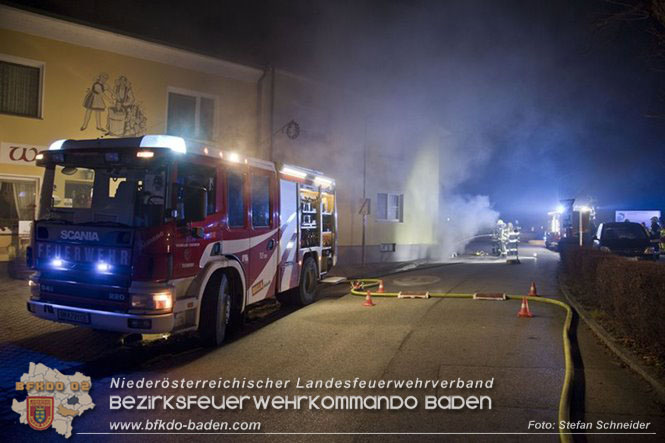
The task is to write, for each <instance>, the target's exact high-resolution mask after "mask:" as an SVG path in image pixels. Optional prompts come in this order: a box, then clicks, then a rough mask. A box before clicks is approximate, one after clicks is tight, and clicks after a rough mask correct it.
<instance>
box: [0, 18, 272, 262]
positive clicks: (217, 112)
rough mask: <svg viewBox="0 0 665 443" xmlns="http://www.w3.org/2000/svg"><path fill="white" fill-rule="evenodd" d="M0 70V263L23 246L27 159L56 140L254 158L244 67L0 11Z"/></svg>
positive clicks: (30, 170)
mask: <svg viewBox="0 0 665 443" xmlns="http://www.w3.org/2000/svg"><path fill="white" fill-rule="evenodd" d="M0 69H1V70H2V71H1V72H0V73H1V75H0V79H1V82H0V261H5V262H6V261H12V260H14V259H16V258H17V257H18V258H19V259H20V255H21V251H22V250H24V248H25V245H26V243H27V242H28V241H29V240H28V236H29V229H30V228H29V226H30V221H31V220H33V218H34V217H35V216H36V215H37V211H38V209H39V208H38V207H37V205H38V201H39V198H38V197H37V195H38V192H39V186H40V181H41V176H42V171H41V168H38V167H36V166H35V162H34V160H35V155H36V154H37V152H38V151H40V150H43V149H46V148H47V147H48V145H49V144H50V143H51V142H53V141H54V140H56V139H67V138H71V139H83V138H98V137H118V136H135V135H143V134H151V133H152V134H163V133H171V134H177V135H182V136H185V137H187V138H190V139H196V140H201V141H205V142H209V143H211V144H215V145H219V146H221V147H223V148H224V149H228V150H233V151H238V152H242V153H245V154H248V155H255V154H256V136H255V134H256V125H257V116H256V108H257V95H256V91H257V89H256V85H257V81H258V79H259V77H260V76H261V74H262V72H261V71H260V70H257V69H254V68H251V67H247V66H242V65H237V64H234V63H229V62H226V61H223V60H219V59H215V58H212V57H206V56H203V55H199V54H195V53H191V52H187V51H182V50H179V49H175V48H171V47H167V46H163V45H159V44H154V43H149V42H146V41H142V40H138V39H134V38H130V37H125V36H121V35H118V34H114V33H111V32H106V31H103V30H99V29H95V28H91V27H87V26H82V25H77V24H73V23H69V22H65V21H62V20H57V19H53V18H49V17H44V16H40V15H37V14H33V13H30V12H25V11H21V10H17V9H14V8H9V7H5V6H0ZM85 182H86V178H85V177H71V180H68V181H67V183H66V184H65V183H63V184H61V185H62V186H66V188H65V189H64V193H65V195H66V197H67V198H75V197H76V195H77V194H78V193H77V187H81V186H85Z"/></svg>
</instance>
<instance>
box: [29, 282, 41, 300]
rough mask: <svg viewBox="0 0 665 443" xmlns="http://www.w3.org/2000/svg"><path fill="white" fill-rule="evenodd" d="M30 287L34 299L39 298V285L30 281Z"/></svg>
mask: <svg viewBox="0 0 665 443" xmlns="http://www.w3.org/2000/svg"><path fill="white" fill-rule="evenodd" d="M28 287H29V288H30V295H31V296H32V298H39V283H37V282H36V281H34V280H28Z"/></svg>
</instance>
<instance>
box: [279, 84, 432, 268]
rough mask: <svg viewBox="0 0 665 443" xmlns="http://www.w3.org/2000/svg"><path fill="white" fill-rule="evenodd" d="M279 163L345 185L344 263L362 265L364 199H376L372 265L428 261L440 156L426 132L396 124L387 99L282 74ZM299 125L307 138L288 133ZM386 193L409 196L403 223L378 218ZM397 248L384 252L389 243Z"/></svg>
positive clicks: (369, 243) (368, 237) (341, 197)
mask: <svg viewBox="0 0 665 443" xmlns="http://www.w3.org/2000/svg"><path fill="white" fill-rule="evenodd" d="M274 85H275V86H274V87H275V90H274V94H275V102H274V115H273V126H272V127H273V133H274V134H275V135H274V137H273V159H274V160H275V161H277V162H283V163H291V164H296V165H301V166H304V167H307V168H311V169H315V170H319V171H322V172H324V173H325V174H326V175H328V176H330V177H333V178H335V180H336V182H337V197H338V198H337V201H338V227H339V228H338V229H339V237H338V246H339V252H340V256H339V258H340V260H341V261H342V262H347V263H358V262H361V260H362V236H363V216H362V215H361V214H360V211H361V207H362V205H363V202H364V199H365V198H367V199H369V200H370V214H369V215H368V216H367V218H366V227H365V243H366V248H365V260H366V262H377V261H402V260H413V259H418V258H425V257H426V256H427V251H428V249H429V248H430V247H431V246H432V244H433V243H434V242H435V241H436V234H435V228H436V223H437V220H436V213H437V212H438V199H439V192H438V189H439V156H438V149H437V147H436V146H434V145H431V146H430V145H428V143H427V140H426V139H425V138H424V137H423V135H422V134H423V128H422V127H421V126H418V125H413V124H405V122H404V121H395V120H392V117H390V113H384V112H383V109H382V107H383V104H382V103H381V102H380V101H375V100H369V99H367V98H364V97H363V96H362V94H358V93H354V92H351V91H343V90H340V89H337V88H333V87H330V86H328V85H325V84H322V83H317V82H315V81H311V80H308V79H303V78H301V77H298V76H295V75H291V74H288V73H284V72H277V74H276V78H275V81H274ZM291 120H295V121H296V122H297V123H298V124H299V126H300V135H299V136H298V137H297V138H295V139H292V138H289V137H288V135H287V134H286V133H285V132H282V131H280V129H281V128H282V127H283V126H284V125H286V124H287V123H288V122H289V121H291ZM378 193H396V194H401V195H403V219H402V221H401V222H394V221H383V220H379V219H378V218H377V213H376V205H377V194H378ZM393 243H394V244H395V251H394V252H381V244H393Z"/></svg>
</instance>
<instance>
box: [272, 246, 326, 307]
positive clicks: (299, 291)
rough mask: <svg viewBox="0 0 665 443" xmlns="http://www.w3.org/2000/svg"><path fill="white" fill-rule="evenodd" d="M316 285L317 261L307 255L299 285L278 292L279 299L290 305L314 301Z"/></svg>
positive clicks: (303, 304)
mask: <svg viewBox="0 0 665 443" xmlns="http://www.w3.org/2000/svg"><path fill="white" fill-rule="evenodd" d="M316 285H317V272H316V261H315V260H314V258H313V257H312V256H311V255H310V256H307V257H305V260H304V261H303V264H302V269H301V271H300V282H299V284H298V287H297V288H293V289H290V290H288V291H285V292H282V293H279V294H277V299H278V300H279V302H280V303H283V304H285V305H289V306H305V305H308V304H310V303H312V302H313V301H314V296H315V295H316Z"/></svg>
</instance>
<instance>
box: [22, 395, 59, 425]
mask: <svg viewBox="0 0 665 443" xmlns="http://www.w3.org/2000/svg"><path fill="white" fill-rule="evenodd" d="M27 400H28V424H29V425H30V427H31V428H32V429H34V430H35V431H44V430H46V429H48V428H49V427H50V426H51V423H53V397H28V399H27Z"/></svg>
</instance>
